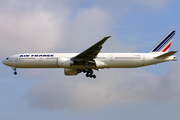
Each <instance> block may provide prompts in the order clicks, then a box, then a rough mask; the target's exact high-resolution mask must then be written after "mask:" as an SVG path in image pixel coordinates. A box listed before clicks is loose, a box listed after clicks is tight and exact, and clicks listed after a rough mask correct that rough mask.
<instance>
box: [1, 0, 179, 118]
mask: <svg viewBox="0 0 180 120" xmlns="http://www.w3.org/2000/svg"><path fill="white" fill-rule="evenodd" d="M179 5H180V1H178V0H111V1H108V0H38V1H36V0H0V61H3V60H4V59H5V58H6V57H8V56H11V55H13V54H18V53H25V52H30V53H32V52H54V53H60V52H67V53H71V52H82V51H84V50H85V49H87V48H88V47H90V46H91V45H93V44H94V43H96V42H97V41H99V40H101V39H102V38H103V37H105V36H109V35H111V36H112V37H111V38H109V39H108V40H107V41H106V43H105V44H104V45H103V49H102V52H148V51H150V50H151V49H152V48H153V47H154V45H156V44H157V43H158V42H159V40H160V39H161V38H163V37H164V36H165V34H167V33H168V32H169V31H170V30H175V31H176V35H175V37H174V40H173V43H172V45H171V48H170V50H178V51H180V48H179V46H180V41H179V38H180V32H179V31H180V16H179V11H180V7H179ZM175 55H176V56H177V59H179V55H180V54H179V53H176V54H175ZM179 71H180V62H179V61H176V62H174V61H172V62H166V63H161V64H157V65H152V66H147V67H142V68H134V69H105V70H101V71H100V72H95V74H96V75H97V78H96V79H95V80H93V79H90V78H86V77H85V75H84V74H79V75H77V76H73V77H68V76H65V75H64V71H63V69H17V72H18V75H17V76H14V74H13V70H12V69H11V68H10V67H7V66H5V65H3V64H0V119H1V120H12V119H13V120H41V119H42V120H59V119H62V120H101V119H103V120H112V119H113V120H119V119H121V120H130V119H133V120H152V119H153V120H172V119H175V120H178V119H180V74H179Z"/></svg>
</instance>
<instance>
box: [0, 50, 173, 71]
mask: <svg viewBox="0 0 180 120" xmlns="http://www.w3.org/2000/svg"><path fill="white" fill-rule="evenodd" d="M161 54H162V53H161ZM161 54H157V53H155V54H153V53H99V54H98V56H97V57H96V58H95V59H94V60H95V62H96V64H97V66H96V69H103V68H135V67H141V66H147V65H152V64H157V63H161V62H166V61H171V60H175V59H176V58H175V56H170V57H168V58H166V59H156V58H155V57H157V56H159V55H161ZM76 55H78V53H23V54H16V55H13V56H11V57H9V58H7V59H6V60H4V61H3V64H5V65H8V66H10V67H14V68H71V69H85V66H84V65H72V66H64V65H60V64H59V63H58V60H59V59H61V58H65V59H71V58H73V57H74V56H76ZM90 68H91V69H95V68H94V66H90Z"/></svg>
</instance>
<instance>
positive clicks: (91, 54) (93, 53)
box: [72, 36, 111, 61]
mask: <svg viewBox="0 0 180 120" xmlns="http://www.w3.org/2000/svg"><path fill="white" fill-rule="evenodd" d="M110 37H111V36H108V37H104V38H103V39H102V40H100V41H99V42H97V43H96V44H94V45H93V46H91V47H90V48H88V49H87V50H85V51H83V52H82V53H80V54H78V55H77V56H75V57H73V58H72V59H73V60H75V61H87V60H93V59H94V58H96V57H97V55H98V53H99V52H100V50H101V48H102V45H103V43H104V42H105V41H106V40H107V39H108V38H110Z"/></svg>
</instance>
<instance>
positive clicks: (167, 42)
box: [150, 31, 176, 53]
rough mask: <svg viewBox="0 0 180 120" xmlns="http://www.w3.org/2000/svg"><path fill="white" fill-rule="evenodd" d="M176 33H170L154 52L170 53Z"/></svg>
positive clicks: (155, 47)
mask: <svg viewBox="0 0 180 120" xmlns="http://www.w3.org/2000/svg"><path fill="white" fill-rule="evenodd" d="M175 33H176V31H170V32H169V33H168V34H167V35H166V36H165V37H164V38H163V39H162V40H161V41H160V42H159V43H158V44H157V45H156V46H154V48H153V49H152V50H151V51H150V53H152V52H168V51H169V48H170V46H171V43H172V40H173V38H174V35H175Z"/></svg>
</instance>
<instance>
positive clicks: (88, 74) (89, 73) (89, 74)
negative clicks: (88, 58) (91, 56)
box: [82, 69, 96, 79]
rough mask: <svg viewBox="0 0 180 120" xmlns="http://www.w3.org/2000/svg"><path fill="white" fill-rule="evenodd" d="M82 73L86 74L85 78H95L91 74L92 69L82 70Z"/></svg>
mask: <svg viewBox="0 0 180 120" xmlns="http://www.w3.org/2000/svg"><path fill="white" fill-rule="evenodd" d="M82 72H83V73H86V77H90V78H94V79H95V78H96V75H94V74H93V70H92V69H83V70H82Z"/></svg>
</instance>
